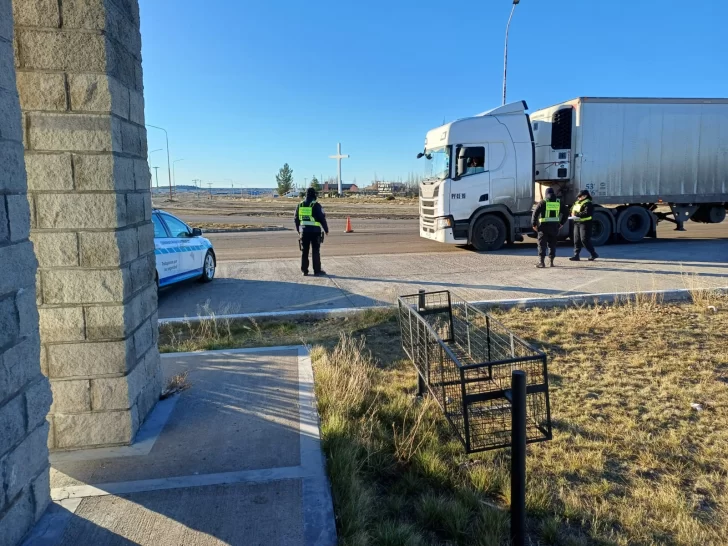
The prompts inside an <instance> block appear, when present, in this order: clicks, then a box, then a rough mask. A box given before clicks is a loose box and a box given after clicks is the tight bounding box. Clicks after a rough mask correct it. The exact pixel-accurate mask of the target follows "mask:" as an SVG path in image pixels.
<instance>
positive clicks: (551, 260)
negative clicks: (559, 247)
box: [549, 256, 554, 267]
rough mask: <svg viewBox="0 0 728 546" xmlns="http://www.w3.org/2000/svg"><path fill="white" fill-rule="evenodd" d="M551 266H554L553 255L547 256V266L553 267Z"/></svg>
mask: <svg viewBox="0 0 728 546" xmlns="http://www.w3.org/2000/svg"><path fill="white" fill-rule="evenodd" d="M553 266H554V257H553V256H550V257H549V267H553Z"/></svg>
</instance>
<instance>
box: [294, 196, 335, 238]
mask: <svg viewBox="0 0 728 546" xmlns="http://www.w3.org/2000/svg"><path fill="white" fill-rule="evenodd" d="M310 204H311V203H310V201H308V200H306V201H304V202H303V206H305V207H308V206H310ZM300 206H301V203H299V204H298V206H297V207H296V214H295V216H294V219H293V220H294V222H295V223H296V231H298V232H299V233H300V232H301V219H300V218H299V217H298V209H299V207H300ZM313 219H314V220H316V221H317V222H318V223H319V224H321V227H322V228H323V229H324V233H328V232H329V225H328V224H327V223H326V214H324V209H323V207H322V206H321V204H320V203H316V204H315V205H314V206H313ZM303 231H304V233H309V232H310V233H320V232H321V228H319V227H318V226H303Z"/></svg>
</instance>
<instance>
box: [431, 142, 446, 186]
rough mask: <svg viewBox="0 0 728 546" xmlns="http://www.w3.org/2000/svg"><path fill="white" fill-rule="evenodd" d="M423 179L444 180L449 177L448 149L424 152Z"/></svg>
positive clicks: (434, 149) (444, 147)
mask: <svg viewBox="0 0 728 546" xmlns="http://www.w3.org/2000/svg"><path fill="white" fill-rule="evenodd" d="M425 159H426V160H427V163H426V164H425V178H426V179H437V180H444V179H445V178H447V177H448V176H450V148H448V147H447V146H443V147H442V148H433V149H432V150H426V151H425Z"/></svg>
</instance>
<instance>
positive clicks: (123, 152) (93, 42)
mask: <svg viewBox="0 0 728 546" xmlns="http://www.w3.org/2000/svg"><path fill="white" fill-rule="evenodd" d="M13 3H14V16H15V53H16V58H15V62H16V68H17V79H18V91H19V94H20V106H21V109H22V112H23V130H24V137H25V165H26V170H27V175H28V199H29V201H30V210H31V219H30V222H31V239H32V241H33V243H34V244H35V252H36V256H37V258H38V267H39V269H38V275H37V285H36V289H37V298H38V301H37V303H38V311H39V314H40V339H41V367H42V369H43V372H44V373H45V374H46V375H47V376H48V377H49V378H50V383H51V388H52V391H53V406H52V407H51V410H50V415H49V416H48V420H49V422H50V438H49V445H50V447H51V448H52V449H59V450H63V449H79V448H86V447H93V446H109V445H119V444H128V443H130V442H131V441H132V439H133V438H134V435H135V433H136V431H137V429H138V428H139V425H140V424H141V423H142V421H143V420H144V418H145V417H146V415H147V414H148V413H149V411H150V409H151V408H152V407H153V406H154V404H155V402H156V401H157V400H158V397H159V393H160V390H161V375H160V368H159V353H158V350H157V295H156V287H155V282H154V275H155V258H154V240H153V237H154V231H153V228H152V224H151V221H150V220H151V194H150V178H151V177H150V174H149V167H148V165H147V162H146V155H147V142H146V130H145V127H144V99H143V95H142V69H141V37H140V33H139V9H138V4H137V0H13Z"/></svg>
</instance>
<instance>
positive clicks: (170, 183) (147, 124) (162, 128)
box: [145, 123, 172, 201]
mask: <svg viewBox="0 0 728 546" xmlns="http://www.w3.org/2000/svg"><path fill="white" fill-rule="evenodd" d="M145 126H146V127H153V128H154V129H161V130H162V131H164V138H165V140H166V142H167V178H168V179H169V200H170V201H171V200H172V167H171V166H170V163H169V134H168V133H167V129H165V128H164V127H157V126H156V125H151V124H149V123H146V124H145Z"/></svg>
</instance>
